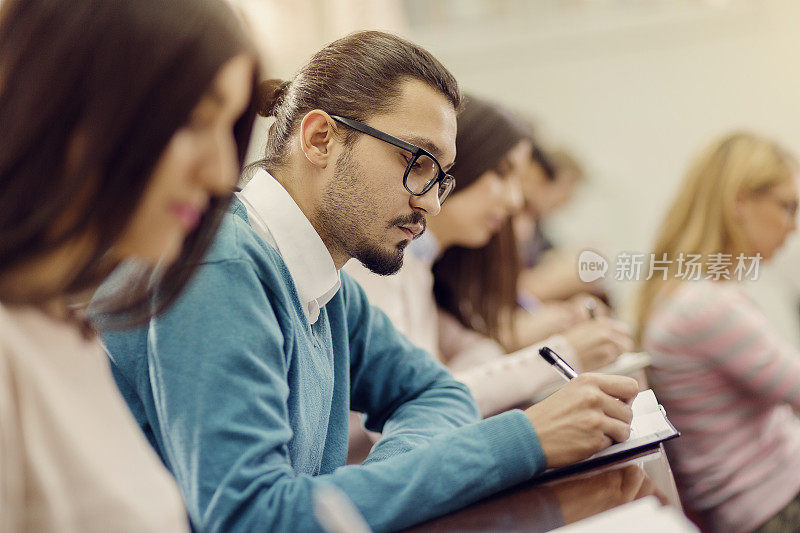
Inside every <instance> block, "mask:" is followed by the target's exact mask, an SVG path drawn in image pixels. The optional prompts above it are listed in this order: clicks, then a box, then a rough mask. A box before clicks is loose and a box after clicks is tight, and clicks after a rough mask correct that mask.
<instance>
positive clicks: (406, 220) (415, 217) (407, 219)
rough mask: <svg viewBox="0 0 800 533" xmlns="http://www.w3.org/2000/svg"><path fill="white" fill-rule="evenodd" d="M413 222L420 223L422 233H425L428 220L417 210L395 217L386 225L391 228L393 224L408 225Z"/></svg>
mask: <svg viewBox="0 0 800 533" xmlns="http://www.w3.org/2000/svg"><path fill="white" fill-rule="evenodd" d="M414 224H420V225H421V226H422V233H425V230H426V229H427V227H428V222H427V220H425V215H423V214H422V213H420V212H419V211H414V212H413V213H411V214H410V215H402V216H399V217H395V218H393V219H392V220H391V221H390V222H389V224H388V225H387V227H388V228H393V227H395V226H409V225H414ZM422 233H420V235H422Z"/></svg>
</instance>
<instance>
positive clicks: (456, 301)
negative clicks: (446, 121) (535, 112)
mask: <svg viewBox="0 0 800 533" xmlns="http://www.w3.org/2000/svg"><path fill="white" fill-rule="evenodd" d="M530 137H531V130H530V128H529V127H528V126H527V125H526V124H525V123H523V122H522V121H521V120H519V119H518V118H517V117H516V116H515V115H514V114H512V113H511V112H510V111H508V110H506V109H504V108H503V107H501V106H499V105H496V104H493V103H490V102H487V101H484V100H481V99H479V98H476V97H473V96H470V97H467V98H466V99H465V102H464V105H463V108H462V112H461V113H460V114H459V116H458V134H457V136H456V152H457V153H458V158H457V159H456V164H455V165H454V166H453V170H452V172H451V173H452V175H453V177H455V179H456V183H457V186H458V188H457V189H456V190H455V191H454V192H453V193H452V194H458V193H459V192H460V191H463V190H464V189H466V188H468V187H469V186H470V185H472V184H473V183H474V182H475V181H477V180H478V179H479V178H480V177H481V176H482V175H483V174H484V173H485V172H486V171H488V170H490V169H498V173H500V174H503V172H502V170H501V169H502V167H503V166H504V165H505V164H506V163H505V160H504V158H505V155H506V153H508V151H509V150H511V149H512V148H513V147H514V146H515V145H516V144H517V143H518V142H519V141H521V140H523V139H529V138H530ZM445 209H447V208H446V207H445ZM520 266H521V265H520V259H519V251H518V250H517V244H516V239H515V236H514V231H513V228H512V226H511V221H510V220H508V221H506V223H505V224H503V226H502V228H501V229H500V230H499V231H498V232H497V234H495V235H494V236H493V237H492V238H491V239H490V240H489V242H488V243H487V244H486V245H485V246H483V247H482V248H476V249H473V248H465V247H462V246H452V247H450V248H448V249H447V250H446V251H445V252H444V253H443V254H442V256H441V257H440V258H439V259H438V260H437V261H436V262H435V263H434V265H433V277H434V284H433V291H434V296H435V298H436V303H437V304H438V306H439V307H440V308H442V309H443V310H445V311H447V312H448V313H450V314H452V315H453V316H455V317H456V318H457V319H458V320H459V321H460V322H461V323H462V324H463V325H464V326H466V327H468V328H471V329H474V330H477V331H480V332H481V333H484V334H485V335H488V336H490V337H492V338H494V339H496V340H498V341H501V339H502V338H503V337H504V334H503V324H505V323H508V321H507V320H505V318H507V317H508V316H509V315H510V313H511V312H513V311H514V309H515V308H516V307H517V277H518V276H519V272H520ZM501 342H502V341H501Z"/></svg>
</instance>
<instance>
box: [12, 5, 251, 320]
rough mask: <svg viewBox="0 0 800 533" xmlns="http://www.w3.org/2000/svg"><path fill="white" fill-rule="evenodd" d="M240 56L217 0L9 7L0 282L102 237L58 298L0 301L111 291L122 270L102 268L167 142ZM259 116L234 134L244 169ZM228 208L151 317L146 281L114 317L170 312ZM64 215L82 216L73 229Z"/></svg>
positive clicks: (168, 284) (234, 26) (168, 282)
mask: <svg viewBox="0 0 800 533" xmlns="http://www.w3.org/2000/svg"><path fill="white" fill-rule="evenodd" d="M241 53H250V54H252V55H253V57H254V58H255V53H254V52H252V49H251V46H250V44H249V42H248V41H247V40H246V38H245V37H244V36H243V34H242V32H241V29H240V27H239V23H238V21H237V19H236V18H235V16H234V15H233V13H232V12H231V11H230V9H229V8H228V7H227V6H226V5H225V4H224V3H223V2H222V1H219V0H203V1H194V0H135V1H130V0H82V1H80V2H72V1H69V0H6V1H5V2H4V5H3V10H2V19H0V124H2V125H3V128H4V132H3V135H2V137H0V183H1V184H2V192H0V277H2V276H3V274H6V273H8V272H9V271H11V270H13V269H18V268H19V267H20V265H24V264H26V263H28V262H30V261H35V260H37V259H40V258H42V257H45V256H47V255H48V254H50V253H52V252H53V251H55V250H58V249H60V248H62V247H63V246H64V245H65V244H67V243H70V242H74V240H75V239H77V238H80V237H81V236H84V235H87V234H88V233H89V232H91V234H92V235H93V236H95V237H96V238H95V239H94V240H93V242H92V249H91V251H90V252H89V253H88V254H86V255H85V257H82V258H81V261H80V264H79V265H78V267H77V268H76V269H75V271H73V272H71V273H70V275H69V279H68V280H67V281H66V284H65V286H63V287H60V288H59V289H57V292H58V294H44V293H39V294H29V295H24V296H20V295H10V294H6V293H5V292H6V291H4V292H3V293H0V300H2V301H4V302H9V303H21V304H39V303H41V302H43V301H45V300H48V299H51V298H54V297H58V296H69V295H75V294H80V293H85V292H86V291H89V290H92V289H94V288H96V287H97V285H98V284H100V283H101V282H102V280H103V279H104V278H105V277H106V276H107V274H108V273H109V271H110V269H111V268H112V267H113V266H114V265H108V264H107V261H106V262H104V256H106V254H107V252H108V251H109V249H111V248H112V247H113V245H114V244H115V243H116V242H117V241H118V239H119V237H120V235H121V233H122V231H123V230H124V229H125V228H126V227H127V224H128V222H129V221H130V218H131V216H132V213H133V212H134V210H135V208H136V207H137V206H138V204H139V202H140V200H141V198H142V196H143V194H144V192H145V190H146V188H147V185H148V183H149V181H150V177H151V172H152V170H153V167H154V166H155V164H156V162H157V160H158V158H159V157H160V155H161V153H162V152H163V150H164V148H165V147H166V146H167V144H168V143H169V140H170V138H171V137H172V135H173V134H174V133H175V131H176V130H178V129H179V128H180V127H181V126H182V125H183V124H185V123H186V121H187V119H188V116H189V113H190V112H191V110H192V109H193V108H194V106H195V105H196V104H197V102H198V101H199V100H200V98H201V96H202V95H203V93H204V92H205V91H206V90H207V88H208V87H209V85H210V84H211V82H212V80H213V79H214V77H215V76H216V74H217V72H218V71H219V69H220V67H221V66H222V65H223V64H224V63H225V62H226V61H227V60H229V59H230V58H232V57H234V56H236V55H238V54H241ZM255 85H256V78H255V77H254V78H253V88H255ZM254 114H255V108H254V105H251V106H250V109H248V110H247V111H246V112H245V113H244V114H243V115H242V116H241V117H240V118H239V120H238V122H237V123H236V125H235V131H234V134H235V136H236V141H237V144H238V151H239V158H240V161H242V160H243V158H244V154H245V149H246V146H247V141H248V139H249V135H250V130H251V126H252V120H253V116H254ZM76 141H79V142H76ZM76 145H78V147H79V150H77V152H76V153H73V152H75V147H76ZM68 159H69V164H67V163H66V162H67V160H68ZM227 204H228V199H216V200H213V201H212V207H211V209H210V210H209V211H208V212H207V213H206V215H205V216H204V217H203V220H202V221H201V223H200V225H199V227H198V228H197V229H196V230H195V231H194V232H192V233H191V234H190V235H189V236H188V238H187V239H186V241H185V243H184V246H183V249H182V251H181V253H180V256H179V257H178V259H177V260H176V261H175V262H174V263H173V264H172V265H170V266H169V267H168V268H167V269H166V271H165V272H164V273H163V275H162V276H161V277H160V282H161V283H160V288H159V301H158V303H157V304H156V305H153V303H152V302H151V294H149V289H148V290H145V289H144V287H149V286H150V283H149V281H151V274H152V272H151V271H148V272H146V273H143V274H142V276H141V279H140V280H139V281H138V282H134V283H132V285H130V286H129V287H128V289H130V288H131V287H134V288H135V287H138V288H139V289H141V290H128V291H126V292H127V296H126V297H125V299H124V302H123V301H122V300H114V301H112V299H108V300H107V301H106V304H107V305H106V306H105V309H106V310H110V311H112V312H114V313H117V314H120V315H124V316H126V317H128V318H129V319H130V320H131V321H141V320H145V319H147V318H148V317H149V316H151V315H152V314H153V313H155V312H157V311H160V310H163V309H164V308H165V307H166V306H167V305H169V303H171V302H172V301H173V300H174V298H175V297H176V296H177V295H178V293H179V292H180V290H181V289H182V288H183V286H184V285H185V283H186V282H187V280H188V279H189V277H190V275H191V273H192V271H193V269H194V268H195V266H196V265H197V264H198V263H199V261H200V259H201V258H202V256H203V255H204V253H205V251H206V249H207V247H208V246H209V244H210V242H211V240H212V238H213V236H214V234H215V233H216V229H217V227H218V224H219V221H220V218H221V215H222V213H223V211H224V209H225V207H226V205H227ZM65 213H70V215H73V214H74V216H70V217H69V219H68V220H65V217H64V215H65ZM104 263H105V264H104ZM145 280H146V281H145Z"/></svg>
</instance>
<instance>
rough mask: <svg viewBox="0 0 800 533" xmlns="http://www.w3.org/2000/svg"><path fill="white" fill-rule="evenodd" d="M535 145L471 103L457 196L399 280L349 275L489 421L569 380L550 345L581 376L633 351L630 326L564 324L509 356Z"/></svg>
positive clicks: (517, 128)
mask: <svg viewBox="0 0 800 533" xmlns="http://www.w3.org/2000/svg"><path fill="white" fill-rule="evenodd" d="M528 137H529V131H528V129H527V127H526V126H525V125H523V124H522V123H520V122H519V121H518V120H517V119H516V118H514V117H513V115H512V114H511V113H510V112H508V111H507V110H505V109H503V108H502V107H500V106H497V105H495V104H492V103H489V102H486V101H483V100H481V99H479V98H475V97H470V98H468V99H467V100H466V102H465V103H464V105H463V106H462V109H461V112H460V113H459V115H458V134H457V136H456V151H457V153H458V154H461V155H459V157H458V162H457V163H456V165H455V166H454V167H453V170H452V172H453V176H454V177H455V179H456V182H457V183H458V188H457V189H455V190H454V191H453V193H452V194H451V195H450V198H449V199H448V202H447V205H446V206H444V207H443V208H442V211H441V213H440V214H439V215H437V216H436V217H432V218H431V219H430V220H429V222H428V231H427V232H426V233H425V234H424V235H423V236H422V237H421V238H420V239H418V240H416V241H414V243H413V244H411V246H410V247H409V252H410V253H408V254H406V257H405V259H404V261H403V267H402V268H401V269H400V271H399V272H398V273H397V274H395V275H392V276H380V275H377V274H374V273H372V272H370V271H369V270H368V269H367V268H366V267H365V266H363V265H362V264H360V263H358V262H357V261H350V262H349V263H348V264H347V266H346V267H345V271H347V272H348V273H349V274H350V275H352V276H353V277H354V278H355V279H356V281H358V282H359V283H360V284H361V286H362V287H363V288H364V290H365V292H366V293H367V296H368V298H369V300H370V302H371V303H372V304H373V305H377V306H378V307H380V308H381V309H382V310H383V311H384V312H386V314H387V315H388V316H389V318H390V319H391V320H392V323H393V324H394V326H395V327H396V328H397V329H398V330H400V331H401V332H402V333H404V334H405V335H406V336H407V337H408V339H409V340H410V341H411V342H413V343H414V344H415V345H417V346H420V347H422V348H424V349H425V350H426V351H428V352H429V353H431V354H433V355H434V356H435V357H436V358H437V359H439V360H441V361H442V362H443V363H445V364H446V365H447V366H448V367H449V368H450V369H451V370H452V371H453V372H454V375H455V377H456V379H457V380H459V381H461V382H463V383H464V384H466V385H467V386H468V387H469V389H470V392H471V393H472V394H473V396H474V397H475V399H476V401H477V403H478V407H479V409H480V411H481V414H482V415H483V416H487V415H490V414H494V413H497V412H499V411H501V410H504V409H509V408H511V407H514V406H516V405H520V404H522V403H525V402H530V400H531V399H532V398H533V397H534V396H535V395H536V394H537V392H542V391H544V390H545V389H546V388H547V387H548V386H552V385H553V384H554V383H557V382H558V381H559V380H560V377H559V376H558V374H556V373H555V372H553V370H552V368H550V366H549V365H548V364H547V363H545V361H544V360H543V359H542V358H541V357H540V356H539V354H538V348H539V347H540V346H541V345H542V344H546V345H548V346H550V347H551V348H552V349H554V350H556V351H557V352H558V353H560V354H562V355H563V356H564V357H565V358H566V359H567V360H568V361H569V363H570V364H572V365H573V366H575V367H576V368H578V369H581V370H594V369H596V368H598V367H600V366H602V365H604V364H607V363H609V362H611V361H613V360H614V359H615V358H616V356H618V355H619V354H620V353H621V352H622V351H625V350H630V349H631V348H632V347H633V344H632V341H631V340H630V338H628V337H627V335H626V331H627V327H626V326H625V325H624V324H621V323H619V322H617V321H614V320H611V319H607V318H598V319H597V320H594V321H584V323H582V324H579V325H576V326H574V327H569V328H568V327H567V326H569V325H571V322H569V323H566V324H561V325H560V326H559V327H557V329H556V331H558V332H559V333H560V334H556V335H553V336H551V337H549V338H547V339H544V340H542V341H541V342H540V343H539V344H535V345H533V346H526V347H525V348H524V349H522V350H520V351H518V352H515V353H512V354H509V355H508V356H506V353H507V352H506V349H505V348H504V347H503V346H502V345H501V344H500V343H499V342H498V339H499V338H502V337H503V336H504V335H503V334H502V333H501V331H504V330H506V329H510V328H508V327H507V324H508V322H510V321H511V320H513V318H514V317H515V312H516V309H517V308H518V305H517V298H516V293H517V282H516V280H517V277H516V276H517V273H518V272H519V268H518V266H516V265H517V261H518V258H517V254H516V246H515V242H514V234H513V231H512V228H511V224H510V217H511V215H512V214H514V213H515V212H516V211H517V210H518V209H519V208H520V204H521V200H522V197H521V191H520V184H519V177H520V173H521V171H522V170H523V169H524V168H525V167H526V165H527V161H528V159H529V157H530V152H531V150H532V142H531V140H530V139H529V138H528ZM434 265H436V267H435V268H434V270H433V272H432V270H431V269H432V267H433V266H434ZM434 272H435V273H437V274H438V275H437V276H434ZM435 279H436V280H437V281H436V283H435V282H434V280H435ZM437 289H438V291H437ZM437 300H438V303H437ZM440 306H446V310H445V309H443V308H442V307H440ZM457 317H458V318H457ZM527 326H528V323H527V322H526V323H520V325H519V327H520V329H523V328H526V327H527ZM520 333H521V334H524V335H527V334H529V333H530V332H529V331H527V330H526V331H524V332H520ZM509 335H510V332H507V333H505V336H509ZM536 340H541V339H536Z"/></svg>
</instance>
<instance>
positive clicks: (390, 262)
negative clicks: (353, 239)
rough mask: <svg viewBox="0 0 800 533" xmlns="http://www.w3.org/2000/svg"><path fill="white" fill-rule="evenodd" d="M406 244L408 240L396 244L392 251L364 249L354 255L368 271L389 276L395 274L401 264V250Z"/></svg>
mask: <svg viewBox="0 0 800 533" xmlns="http://www.w3.org/2000/svg"><path fill="white" fill-rule="evenodd" d="M406 245H408V241H403V242H401V243H400V244H398V245H397V246H396V248H395V250H394V252H383V253H381V252H376V251H374V250H369V251H365V252H363V253H360V254H358V255H356V256H355V258H356V259H357V260H358V261H360V262H361V264H362V265H364V266H365V267H366V268H367V269H368V270H369V271H370V272H373V273H375V274H378V275H379V276H391V275H392V274H396V273H397V271H398V270H400V268H401V267H402V266H403V251H404V249H405V247H406Z"/></svg>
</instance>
